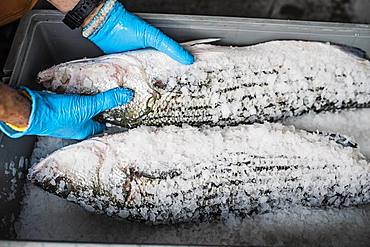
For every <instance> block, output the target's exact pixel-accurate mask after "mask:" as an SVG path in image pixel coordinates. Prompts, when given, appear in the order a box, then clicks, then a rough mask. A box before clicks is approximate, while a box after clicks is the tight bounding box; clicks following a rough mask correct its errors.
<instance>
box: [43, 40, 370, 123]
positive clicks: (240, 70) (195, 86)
mask: <svg viewBox="0 0 370 247" xmlns="http://www.w3.org/2000/svg"><path fill="white" fill-rule="evenodd" d="M187 48H188V49H189V50H190V51H191V52H193V54H195V56H196V61H195V63H194V64H193V65H181V64H179V63H177V62H175V61H172V60H171V59H170V58H168V57H167V56H166V55H164V54H162V53H160V52H158V51H154V50H142V51H133V52H128V53H123V54H115V55H108V56H104V57H101V58H94V59H86V60H79V61H76V62H69V63H64V64H60V65H57V66H54V67H52V68H50V69H47V70H45V71H43V72H41V73H39V76H38V78H39V81H40V83H42V84H43V85H44V86H45V87H46V88H48V89H50V90H61V91H64V92H68V93H83V94H93V93H97V92H101V91H105V90H108V89H110V88H114V87H117V86H123V87H128V88H131V89H133V90H134V91H135V98H134V100H133V101H132V102H131V103H130V104H128V105H126V106H122V107H119V108H116V109H114V110H111V111H108V112H105V113H104V114H103V115H102V116H101V118H100V119H102V120H103V121H107V122H111V123H113V124H116V125H120V126H123V127H128V128H134V127H137V126H139V125H154V126H163V125H169V124H176V125H181V124H190V125H195V126H199V125H202V124H209V125H213V126H216V125H221V126H226V125H237V124H249V123H254V122H264V121H278V120H281V119H284V118H287V117H291V116H297V115H301V114H303V113H305V112H308V111H315V112H320V111H325V110H337V109H342V108H351V107H368V106H369V103H370V62H369V61H368V60H367V59H365V58H360V57H357V56H356V55H354V54H352V53H349V52H348V49H344V48H342V47H340V46H338V45H331V44H329V43H320V42H305V41H271V42H266V43H262V44H258V45H251V46H247V47H226V46H214V45H204V44H200V45H194V46H191V47H187ZM71 78H73V80H72V79H71Z"/></svg>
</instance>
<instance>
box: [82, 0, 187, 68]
mask: <svg viewBox="0 0 370 247" xmlns="http://www.w3.org/2000/svg"><path fill="white" fill-rule="evenodd" d="M98 23H100V26H99V24H98ZM95 26H98V28H96V29H95V30H94V27H95ZM92 30H94V31H92ZM83 34H84V36H85V37H87V38H88V39H89V40H91V41H92V42H94V43H95V44H96V45H97V46H98V47H99V48H100V49H102V50H103V51H104V52H105V53H116V52H124V51H131V50H137V49H142V48H147V47H150V48H154V49H157V50H159V51H161V52H164V53H165V54H167V55H168V56H170V57H171V58H173V59H175V60H177V61H178V62H181V63H183V64H192V63H193V62H194V57H193V56H192V55H191V54H190V53H189V52H188V51H186V50H185V49H184V48H183V47H181V45H179V44H178V43H177V42H175V41H174V40H173V39H171V38H169V37H168V36H166V35H165V34H163V33H162V32H161V31H160V30H159V29H157V28H155V27H153V26H151V25H149V24H148V23H147V22H145V21H144V20H142V19H141V18H139V17H138V16H136V15H134V14H132V13H130V12H128V11H127V10H126V9H125V8H124V6H123V5H122V4H121V3H120V2H118V1H115V0H108V1H107V2H106V3H105V5H104V6H103V7H102V9H101V10H100V11H99V13H98V14H97V15H96V16H95V18H93V19H92V21H90V23H88V24H87V25H86V26H85V28H84V31H83Z"/></svg>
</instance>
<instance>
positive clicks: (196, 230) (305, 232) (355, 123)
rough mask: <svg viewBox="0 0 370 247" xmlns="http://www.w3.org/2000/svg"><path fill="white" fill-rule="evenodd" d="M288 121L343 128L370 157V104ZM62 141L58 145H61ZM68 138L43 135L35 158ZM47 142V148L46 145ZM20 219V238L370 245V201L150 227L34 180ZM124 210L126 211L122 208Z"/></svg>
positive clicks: (306, 126)
mask: <svg viewBox="0 0 370 247" xmlns="http://www.w3.org/2000/svg"><path fill="white" fill-rule="evenodd" d="M287 123H289V124H293V125H295V126H296V127H297V128H301V129H308V130H316V129H318V130H322V131H328V132H337V131H338V132H340V133H342V134H346V135H349V136H352V137H354V138H355V140H356V142H357V143H359V144H360V149H361V152H362V153H364V154H365V155H366V156H367V157H368V158H370V139H369V138H368V136H369V135H370V109H358V110H350V111H342V112H340V113H321V114H308V115H305V116H302V117H299V118H296V119H289V120H287ZM57 143H58V144H57ZM61 143H64V144H65V145H67V143H66V142H64V141H63V140H57V139H55V140H51V139H49V138H40V139H39V142H38V143H37V147H39V149H37V148H36V149H35V151H34V154H33V157H32V160H33V161H35V160H39V159H40V158H42V157H45V156H46V154H47V153H48V152H51V151H53V150H56V149H58V148H60V147H61V146H63V145H60V144H61ZM41 147H43V148H41ZM23 204H24V206H23V210H22V212H21V215H20V217H19V219H18V221H17V223H16V231H17V235H18V238H19V239H32V240H40V239H41V240H50V241H55V240H63V241H88V242H94V241H102V242H120V243H133V242H135V243H159V244H166V243H170V244H191V243H193V244H194V243H197V244H211V245H212V244H213V245H216V244H228V245H231V244H234V245H256V246H260V245H263V246H265V245H268V246H270V245H274V246H282V245H284V246H297V245H305V246H315V245H316V246H319V245H322V244H323V243H325V245H328V246H368V243H369V242H370V206H364V207H352V208H345V209H340V210H339V209H329V210H317V209H314V210H313V209H305V208H291V209H287V210H280V211H276V212H271V213H267V214H264V215H257V216H254V217H251V218H246V219H243V220H240V219H237V218H233V217H232V216H231V215H230V220H229V222H226V224H225V223H221V222H214V223H202V224H198V225H187V224H185V225H177V226H148V225H145V224H140V223H135V222H127V221H123V220H117V219H113V218H110V217H107V216H103V215H95V214H90V213H89V212H86V211H85V210H84V209H82V208H81V207H79V206H78V205H76V204H74V203H70V202H68V201H67V200H64V199H62V198H59V197H57V196H55V195H52V194H50V193H47V192H45V191H44V190H42V189H40V188H38V187H36V186H35V185H32V184H29V183H28V184H27V186H26V196H25V198H24V202H23ZM121 213H122V215H123V216H124V215H125V212H123V211H122V212H121ZM126 214H127V212H126Z"/></svg>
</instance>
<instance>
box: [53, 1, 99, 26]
mask: <svg viewBox="0 0 370 247" xmlns="http://www.w3.org/2000/svg"><path fill="white" fill-rule="evenodd" d="M48 2H50V3H51V4H52V5H54V7H55V8H57V9H58V10H59V11H60V12H62V13H64V14H66V13H67V12H68V11H70V10H72V9H73V8H74V7H75V6H76V4H77V3H78V2H79V0H48ZM103 4H104V1H103V2H102V3H101V4H100V5H99V6H98V7H97V8H96V9H95V10H94V11H93V12H91V14H90V15H89V16H88V17H87V18H86V20H85V21H84V24H83V25H82V26H85V25H86V24H87V23H89V21H90V20H91V19H92V18H93V17H94V16H95V14H96V13H97V12H98V11H99V9H100V8H101V7H102V6H103Z"/></svg>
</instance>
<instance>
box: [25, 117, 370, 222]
mask: <svg viewBox="0 0 370 247" xmlns="http://www.w3.org/2000/svg"><path fill="white" fill-rule="evenodd" d="M29 176H30V179H31V180H32V181H33V182H35V183H37V184H39V185H40V186H42V187H43V188H44V189H46V190H49V191H51V192H53V193H55V194H57V195H59V196H62V197H65V198H67V199H68V200H71V201H73V202H76V203H78V204H80V205H81V206H83V207H85V208H86V209H88V210H90V211H95V212H97V213H105V214H108V215H112V216H119V217H122V218H125V219H129V220H138V221H145V222H151V223H155V224H159V223H178V222H189V221H203V220H212V219H215V218H217V219H219V218H224V217H227V216H228V215H231V214H233V215H236V216H240V217H244V216H248V215H254V214H260V213H264V212H268V211H271V210H274V209H284V208H287V207H290V206H305V207H314V208H316V207H344V206H353V205H361V204H366V203H369V202H370V191H369V190H370V165H369V163H368V162H367V161H366V160H365V158H364V157H363V155H362V154H361V153H360V152H359V151H358V149H357V148H354V146H353V145H352V144H351V142H348V140H347V141H346V139H345V138H344V137H339V138H337V137H335V136H330V135H322V134H318V133H309V132H305V131H299V130H295V129H294V128H293V127H286V126H283V125H281V124H267V123H266V124H254V125H240V126H229V127H224V128H220V127H200V128H194V127H190V126H183V127H182V128H181V127H175V126H167V127H163V128H159V129H158V128H155V127H148V126H143V127H138V128H135V129H133V130H130V131H128V132H123V133H118V134H114V135H106V136H102V137H95V138H91V139H89V140H86V141H83V142H80V143H77V144H74V145H70V146H67V147H65V148H62V149H60V150H58V151H56V152H54V153H53V154H51V155H50V156H48V157H47V158H45V159H44V160H42V161H41V162H40V163H38V164H37V165H35V166H34V167H32V168H31V170H30V173H29Z"/></svg>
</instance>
